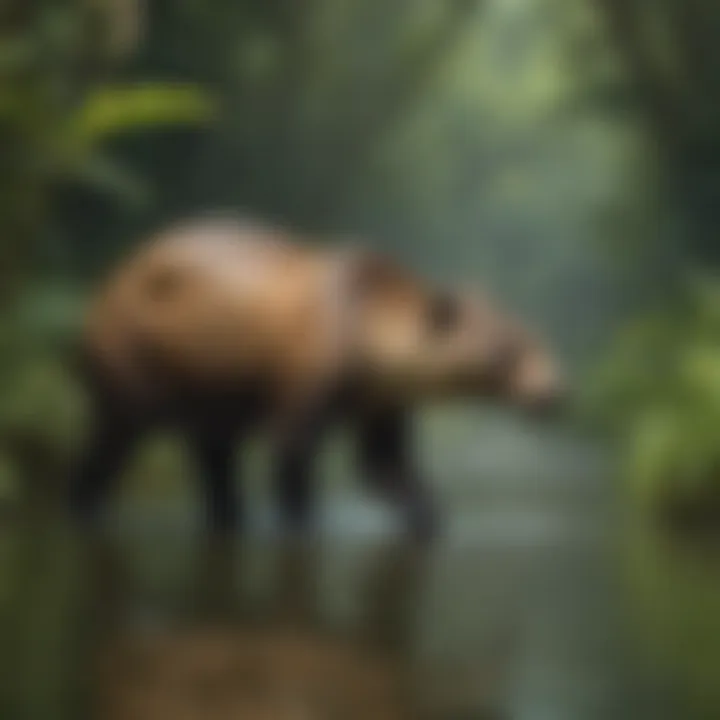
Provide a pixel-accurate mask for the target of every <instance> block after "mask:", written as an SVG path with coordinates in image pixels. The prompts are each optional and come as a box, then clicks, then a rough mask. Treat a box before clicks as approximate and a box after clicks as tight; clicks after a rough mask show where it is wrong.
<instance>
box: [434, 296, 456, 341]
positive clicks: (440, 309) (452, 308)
mask: <svg viewBox="0 0 720 720" xmlns="http://www.w3.org/2000/svg"><path fill="white" fill-rule="evenodd" d="M459 315H460V308H459V306H458V303H457V301H456V300H455V298H453V297H451V296H450V295H444V294H443V295H438V296H436V297H435V298H433V300H432V301H431V303H430V307H429V309H428V325H429V327H430V331H431V332H432V333H433V334H434V335H443V334H444V333H447V332H449V331H450V330H452V329H453V328H454V327H455V325H456V324H457V321H458V318H459Z"/></svg>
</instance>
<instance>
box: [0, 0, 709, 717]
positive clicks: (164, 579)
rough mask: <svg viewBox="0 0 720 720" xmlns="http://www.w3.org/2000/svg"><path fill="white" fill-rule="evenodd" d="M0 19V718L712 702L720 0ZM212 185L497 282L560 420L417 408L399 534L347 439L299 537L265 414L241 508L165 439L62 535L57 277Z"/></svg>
mask: <svg viewBox="0 0 720 720" xmlns="http://www.w3.org/2000/svg"><path fill="white" fill-rule="evenodd" d="M0 33H1V34H0V167H1V168H2V172H1V173H0V183H2V192H1V193H0V315H1V316H2V318H1V319H0V345H1V348H0V510H1V511H2V515H1V516H0V623H1V624H2V627H1V629H0V683H2V684H1V686H0V688H1V689H2V695H1V696H0V701H1V702H2V704H1V705H0V710H1V712H2V717H3V718H8V720H15V719H16V718H25V717H27V718H53V719H54V718H73V719H74V718H78V717H98V718H118V719H119V720H120V719H123V718H145V717H152V718H153V719H154V720H158V719H159V718H164V717H173V718H185V717H187V718H215V717H217V718H220V717H223V718H231V717H232V718H235V717H239V718H256V717H257V718H260V717H263V718H290V717H301V716H302V717H308V718H310V717H312V718H315V717H317V718H324V717H328V718H329V717H342V718H350V717H357V718H365V717H368V718H381V717H387V718H396V717H397V718H399V717H434V718H435V717H436V718H448V719H449V720H450V719H451V718H478V719H479V718H484V717H496V716H499V717H503V716H504V717H510V718H528V719H531V720H544V719H545V718H548V719H549V720H555V719H558V718H572V719H573V720H585V718H588V719H589V718H603V720H605V719H606V718H609V717H613V718H622V717H628V718H634V719H636V718H645V717H647V718H653V720H657V719H658V718H664V717H667V718H670V719H671V720H675V719H677V718H683V719H688V720H689V719H694V718H717V717H720V689H719V688H718V686H717V678H716V668H717V667H718V664H719V663H720V613H718V608H719V607H720V576H719V575H718V567H720V566H719V565H718V560H720V556H719V555H718V554H717V545H716V539H717V537H716V535H717V534H716V532H715V530H717V529H718V528H719V527H720V341H719V339H720V284H719V283H718V281H717V279H716V275H715V273H716V270H717V263H718V261H720V83H718V79H717V78H718V75H719V74H720V43H718V42H717V38H718V36H719V34H720V6H717V7H716V6H715V4H713V3H711V2H705V1H703V0H654V2H652V3H650V2H644V1H643V0H232V1H230V0H173V1H170V0H35V1H34V2H29V1H28V0H3V2H2V3H0ZM217 211H223V212H225V211H232V212H240V213H243V212H248V213H251V214H253V215H256V216H261V217H265V218H267V219H269V220H272V221H277V222H281V223H283V224H286V225H288V226H290V227H293V228H296V229H298V230H300V231H303V232H305V233H309V234H316V235H317V236H318V237H319V238H321V239H322V241H323V242H328V243H330V242H332V241H333V240H332V238H341V237H347V236H355V237H361V238H363V241H364V242H366V243H368V244H376V245H377V246H378V247H382V248H384V249H386V250H389V251H391V252H393V253H394V254H396V255H397V256H399V257H400V258H402V259H403V260H404V261H405V262H407V263H408V264H412V265H413V266H415V267H417V268H419V269H421V270H423V271H424V272H428V273H433V274H434V275H436V276H438V277H442V278H457V279H461V280H470V281H472V282H476V283H478V284H482V285H485V286H487V287H489V288H491V289H492V291H493V292H494V293H496V294H497V295H498V296H499V297H500V298H501V299H502V300H503V302H505V303H506V304H507V305H508V306H509V307H512V308H514V309H516V310H517V311H519V312H521V313H522V314H523V315H524V317H525V318H526V319H527V322H528V323H530V324H531V325H533V326H534V327H537V328H539V329H541V330H542V331H543V332H544V333H546V334H547V335H548V336H549V337H550V338H551V339H552V341H553V343H554V344H555V346H556V347H557V348H558V352H559V353H560V354H561V356H562V357H563V358H564V359H565V361H566V362H567V363H568V366H569V368H570V370H571V374H572V378H573V382H574V385H575V388H576V391H577V392H576V394H577V403H576V405H577V407H576V412H575V414H574V419H573V422H572V423H569V424H568V426H565V427H563V428H561V429H549V428H540V427H535V426H532V425H530V424H528V423H527V422H524V423H523V422H521V421H520V420H519V419H517V418H513V417H510V416H506V415H504V414H503V413H499V412H490V411H479V410H463V409H458V410H452V411H450V410H447V411H445V410H443V411H442V412H434V413H426V416H424V417H423V427H422V432H423V443H422V448H423V453H424V458H423V461H424V462H426V463H427V464H428V466H429V468H430V470H431V472H432V474H433V477H434V482H435V484H436V486H437V488H438V492H439V494H440V497H441V499H442V501H443V502H444V504H445V505H446V507H447V513H448V520H449V523H450V526H449V528H448V533H447V537H446V538H445V539H444V540H443V542H442V543H441V544H440V546H438V547H436V548H433V550H432V551H431V552H430V551H428V553H426V554H424V555H423V557H418V551H417V550H414V551H413V550H411V549H408V548H402V543H400V541H399V540H397V541H393V540H392V537H393V532H392V531H393V528H392V523H391V522H390V521H389V520H388V519H387V518H384V516H383V515H382V509H381V508H376V507H374V506H372V505H371V503H370V502H369V501H368V500H367V499H366V498H363V497H361V496H360V493H359V491H358V489H357V488H356V487H355V486H354V485H353V482H352V477H351V476H350V475H351V474H350V473H349V472H348V471H347V469H346V467H345V465H344V455H343V452H342V447H343V445H342V438H340V439H339V440H338V442H337V443H335V444H333V445H332V446H331V447H330V448H329V451H328V454H327V467H326V472H325V477H324V481H325V484H326V486H327V492H326V505H327V507H326V512H325V514H324V521H325V525H326V530H327V534H326V536H327V537H330V538H331V542H327V543H324V542H320V546H319V547H314V548H312V549H311V551H308V552H305V550H306V549H298V548H285V547H282V543H277V542H275V540H274V539H273V534H272V527H271V525H272V523H271V522H270V520H269V515H270V513H269V509H268V507H267V503H266V501H265V499H264V496H263V492H264V483H263V482H262V479H260V472H259V471H260V470H261V469H262V464H263V449H262V448H261V447H259V448H257V450H256V449H255V448H253V462H254V463H255V466H256V467H257V468H258V473H256V474H257V475H258V481H257V482H255V478H254V476H253V478H252V480H253V482H252V485H253V490H254V493H255V495H256V496H257V498H256V502H255V504H254V506H253V507H254V512H255V515H256V518H257V532H256V533H254V534H253V535H252V539H250V540H245V541H243V543H242V544H241V543H240V541H239V540H238V543H237V544H233V543H230V546H225V547H216V546H210V547H206V546H204V545H203V544H202V542H201V540H200V539H199V535H198V534H197V533H196V532H195V529H196V524H195V520H194V518H195V515H194V510H195V503H194V501H195V496H194V490H195V488H194V486H193V482H194V479H193V477H192V468H189V467H186V462H185V458H184V456H183V451H182V447H181V446H179V445H178V444H177V442H176V440H175V439H174V438H157V439H156V440H153V441H152V442H150V443H148V446H147V447H145V448H143V450H142V452H141V453H140V456H139V457H137V458H136V459H135V461H134V462H133V465H132V468H131V469H130V470H129V471H128V473H127V474H126V477H125V478H124V482H123V485H122V490H121V496H120V498H119V513H118V522H117V526H116V527H114V533H113V534H112V538H113V539H112V542H110V541H109V540H107V541H103V542H102V543H101V542H99V541H93V542H91V543H87V542H82V541H80V540H79V539H78V538H73V537H71V536H70V535H69V534H68V533H67V532H65V531H64V530H63V529H62V528H61V527H60V526H59V525H58V523H57V522H56V521H55V520H54V517H55V515H54V512H53V509H54V508H55V507H56V506H57V501H58V499H59V498H60V497H61V494H62V490H63V478H64V477H65V472H66V469H67V467H68V464H69V462H70V461H71V459H72V454H73V452H74V450H75V448H76V447H77V442H78V439H79V437H80V436H81V434H82V432H83V428H84V425H83V396H82V392H81V391H80V389H79V388H78V387H77V385H76V383H75V382H74V380H73V377H72V374H71V373H70V372H69V368H68V363H67V359H68V356H69V355H68V353H69V352H70V350H71V348H72V345H73V340H74V338H75V333H76V332H77V327H78V319H79V316H80V315H79V313H80V312H81V311H82V307H83V303H84V301H85V298H86V297H87V293H88V291H89V289H91V288H92V286H93V283H95V282H97V281H98V280H99V279H100V278H101V277H102V276H103V274H104V273H105V272H106V271H107V270H108V269H110V268H111V267H112V266H113V263H114V262H116V261H117V260H118V259H119V258H121V257H122V256H123V254H124V253H126V252H127V251H129V249H130V248H131V247H132V246H133V245H134V244H135V243H137V242H139V241H141V240H142V239H143V235H144V234H146V233H148V232H150V231H151V230H154V229H156V228H157V227H159V226H160V225H162V224H163V223H165V222H169V221H174V220H177V219H178V218H181V217H187V216H189V215H192V214H195V213H206V212H217ZM388 538H390V539H388ZM105 542H108V543H109V544H108V545H106V544H105ZM368 568H369V570H368ZM258 688H260V689H259V690H258ZM333 693H334V694H333ZM308 698H310V699H308ZM243 703H244V704H243ZM303 703H305V704H303ZM308 703H310V704H308ZM312 703H315V704H314V705H313V704H312ZM373 703H374V704H373ZM308 708H309V709H308ZM300 712H305V715H299V714H297V713H300ZM500 712H502V713H504V715H502V714H501V715H496V714H494V713H500ZM293 713H295V714H293ZM333 713H335V714H333ZM353 713H354V714H353Z"/></svg>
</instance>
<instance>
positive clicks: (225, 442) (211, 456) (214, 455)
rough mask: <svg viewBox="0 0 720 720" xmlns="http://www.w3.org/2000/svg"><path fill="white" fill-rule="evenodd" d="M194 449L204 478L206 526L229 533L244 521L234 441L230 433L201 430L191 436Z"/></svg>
mask: <svg viewBox="0 0 720 720" xmlns="http://www.w3.org/2000/svg"><path fill="white" fill-rule="evenodd" d="M191 445H192V449H193V452H194V454H195V456H196V459H197V463H198V466H199V470H200V473H201V475H202V478H201V492H202V494H203V506H204V508H205V522H206V524H207V527H208V529H209V530H211V531H212V532H220V533H225V532H230V531H232V530H234V529H235V528H236V527H237V526H238V524H239V521H241V520H242V515H243V513H242V508H241V507H240V504H239V498H238V495H237V493H236V491H235V482H234V481H235V477H234V475H235V463H234V455H235V437H234V434H233V433H231V432H229V431H227V430H218V429H216V428H212V429H202V430H200V431H195V432H194V433H193V434H192V439H191Z"/></svg>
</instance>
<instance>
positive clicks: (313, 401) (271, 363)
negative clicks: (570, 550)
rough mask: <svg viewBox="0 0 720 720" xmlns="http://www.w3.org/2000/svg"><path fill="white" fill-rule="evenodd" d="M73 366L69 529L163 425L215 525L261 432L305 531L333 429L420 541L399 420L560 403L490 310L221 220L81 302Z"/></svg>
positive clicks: (420, 512)
mask: <svg viewBox="0 0 720 720" xmlns="http://www.w3.org/2000/svg"><path fill="white" fill-rule="evenodd" d="M82 359H83V363H82V367H83V378H84V381H85V384H86V387H87V389H88V390H89V393H90V398H91V408H92V413H93V415H92V424H91V432H90V436H89V438H88V441H87V445H86V447H85V448H84V451H83V455H82V457H81V459H80V462H79V465H78V467H77V470H76V475H75V478H74V482H73V487H72V507H73V509H74V511H75V513H76V515H77V516H78V517H79V518H81V519H84V520H88V519H93V518H95V517H96V515H97V513H98V512H99V510H100V509H101V506H102V503H103V500H104V499H105V497H106V495H107V493H108V491H109V489H110V487H111V485H112V482H113V480H114V479H115V478H116V477H117V476H118V475H119V474H120V472H121V469H122V463H123V461H124V460H125V459H126V457H127V455H128V453H129V451H130V450H131V449H132V448H133V446H134V444H135V443H136V442H137V441H138V440H140V439H141V438H142V436H143V435H145V434H146V433H147V432H149V431H151V430H153V429H155V428H159V427H161V426H168V425H171V426H173V427H175V428H177V429H179V430H180V431H182V432H184V433H185V434H186V436H187V438H188V441H189V443H190V447H191V448H192V450H193V451H194V454H195V455H196V457H197V459H198V461H199V470H200V473H201V476H202V478H203V483H202V487H203V490H204V497H205V501H206V509H207V519H208V521H209V523H210V524H211V526H212V527H214V528H218V529H230V528H232V527H234V526H235V525H236V524H237V523H238V521H239V520H240V519H241V517H242V507H241V501H240V498H239V497H238V496H236V493H235V474H236V468H235V467H234V463H233V458H234V456H235V450H236V446H237V444H238V443H242V440H243V438H244V437H247V435H248V434H249V433H251V432H254V431H264V432H266V433H268V434H269V435H270V436H271V439H272V441H273V442H274V467H273V475H274V478H273V482H274V492H275V496H276V500H277V504H278V507H279V509H280V511H281V514H282V517H283V519H284V521H285V522H286V523H288V524H291V525H293V526H297V525H300V526H303V525H306V524H307V523H308V522H309V521H310V520H311V517H312V509H313V506H314V502H313V492H314V491H313V486H314V482H313V472H312V462H313V459H314V457H315V456H316V454H317V449H318V443H319V442H320V441H321V440H322V437H323V434H324V431H325V430H326V429H327V428H328V427H329V426H330V425H331V424H335V423H338V422H346V423H348V424H349V426H350V428H351V429H352V430H353V431H354V433H355V435H356V437H357V447H358V462H359V469H360V472H361V474H362V476H363V477H364V478H366V480H367V481H368V482H369V483H370V484H371V485H372V486H373V487H375V488H376V489H377V490H379V491H381V492H383V493H385V494H386V495H387V496H388V497H389V498H391V499H392V500H393V501H394V502H395V503H396V504H397V505H398V507H399V508H401V509H402V510H403V511H404V512H405V513H406V517H407V520H408V522H409V527H410V529H411V530H412V531H414V532H417V533H423V532H427V531H429V530H430V529H431V528H432V527H433V525H434V520H433V518H434V512H433V503H432V502H431V500H430V496H429V492H428V489H427V486H426V484H425V483H424V482H422V480H421V477H420V473H419V471H418V468H417V467H416V464H415V458H414V456H415V452H414V450H413V448H412V440H413V432H412V428H411V423H412V417H413V413H414V411H415V410H416V409H417V408H418V407H419V406H420V405H422V404H423V403H425V402H432V401H434V400H446V399H451V398H456V399H473V398H474V399H483V398H487V397H490V396H493V397H495V398H501V399H507V400H513V401H517V402H519V403H520V404H521V405H528V406H536V405H538V406H539V405H541V404H546V403H547V402H548V401H551V400H553V399H555V398H556V397H557V395H558V391H559V385H558V382H557V376H556V373H555V369H554V367H553V364H552V361H551V358H550V357H549V355H548V354H547V353H546V352H545V351H544V350H543V349H542V347H541V346H540V345H539V343H538V342H537V341H535V340H534V339H532V338H531V337H530V335H529V334H528V333H527V332H526V331H525V330H524V329H523V328H522V327H520V326H519V325H518V323H516V322H515V321H513V320H511V319H510V318H508V317H507V316H506V315H505V314H504V313H501V312H499V311H498V310H497V309H496V308H495V307H494V306H493V305H492V304H491V303H490V302H489V301H487V300H484V299H482V298H480V297H478V296H474V295H472V294H470V295H463V294H462V293H457V292H454V291H450V290H442V289H440V288H437V287H434V286H433V285H432V283H430V282H429V281H426V280H425V279H423V278H420V277H419V276H418V275H417V274H415V273H414V272H412V271H411V270H409V269H407V268H405V267H403V266H402V265H400V264H398V263H396V262H395V261H393V260H391V259H389V258H387V257H384V256H382V255H380V254H377V253H374V252H370V251H366V250H362V249H347V248H339V249H338V248H335V249H328V248H327V247H320V246H316V245H313V244H311V243H308V242H304V241H303V239H301V238H298V237H295V236H294V235H293V234H292V233H290V232H286V231H283V230H280V229H277V228H274V227H267V226H261V225H258V224H252V223H243V222H240V221H235V220H232V219H229V220H198V221H196V222H189V223H185V224H179V225H177V226H175V227H171V228H168V229H166V230H165V231H163V232H161V233H159V234H158V235H156V236H154V237H153V238H150V239H149V240H148V241H147V242H145V243H142V245H141V246H140V247H139V249H138V250H136V251H135V252H134V253H133V254H132V255H131V256H130V257H129V258H127V259H126V261H125V262H123V263H121V264H120V265H119V266H118V267H117V268H116V269H115V271H114V272H113V273H112V274H111V276H110V277H109V278H108V279H107V280H106V281H105V283H104V284H103V286H102V287H101V288H100V289H99V292H98V293H97V294H96V296H95V298H94V300H93V302H92V303H91V305H90V307H89V312H88V315H87V318H86V323H85V327H84V333H83V336H82Z"/></svg>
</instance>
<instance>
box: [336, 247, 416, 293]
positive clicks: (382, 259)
mask: <svg viewBox="0 0 720 720" xmlns="http://www.w3.org/2000/svg"><path fill="white" fill-rule="evenodd" d="M341 256H342V261H341V267H342V274H343V280H342V282H343V289H344V291H345V293H346V294H347V297H350V298H353V299H360V298H364V297H367V296H368V295H371V294H375V293H382V292H383V291H385V290H388V289H390V288H393V287H397V286H398V284H401V283H402V281H403V277H404V276H403V273H402V270H401V269H400V267H399V266H398V265H397V264H396V263H395V262H394V261H393V260H392V259H391V258H388V257H386V256H384V255H382V254H381V253H379V252H376V251H374V250H371V249H369V248H363V247H348V248H345V249H344V250H343V251H342V253H341Z"/></svg>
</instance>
